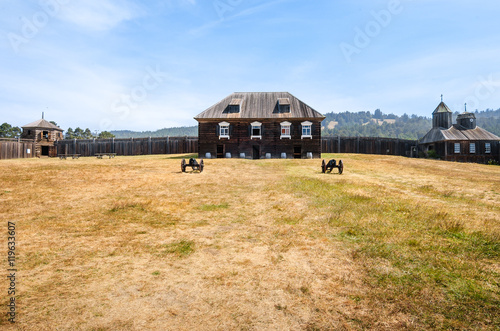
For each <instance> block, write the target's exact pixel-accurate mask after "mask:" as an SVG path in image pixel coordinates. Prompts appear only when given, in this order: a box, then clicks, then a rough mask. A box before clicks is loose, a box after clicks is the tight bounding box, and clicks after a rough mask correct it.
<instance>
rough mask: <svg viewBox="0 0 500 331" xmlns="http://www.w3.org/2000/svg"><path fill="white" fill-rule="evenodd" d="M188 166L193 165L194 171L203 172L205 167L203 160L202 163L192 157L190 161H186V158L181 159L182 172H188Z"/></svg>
mask: <svg viewBox="0 0 500 331" xmlns="http://www.w3.org/2000/svg"><path fill="white" fill-rule="evenodd" d="M187 167H191V168H192V169H193V171H199V172H203V167H204V165H203V160H201V161H200V163H198V162H197V161H196V159H193V158H190V159H189V163H186V160H185V159H182V161H181V170H182V172H186V168H187Z"/></svg>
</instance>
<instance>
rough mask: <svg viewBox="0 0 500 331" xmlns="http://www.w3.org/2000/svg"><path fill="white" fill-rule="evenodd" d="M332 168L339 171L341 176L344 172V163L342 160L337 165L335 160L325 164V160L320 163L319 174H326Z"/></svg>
mask: <svg viewBox="0 0 500 331" xmlns="http://www.w3.org/2000/svg"><path fill="white" fill-rule="evenodd" d="M333 168H337V169H339V175H342V173H343V172H344V163H343V162H342V160H340V161H339V164H337V161H335V159H331V160H330V161H328V163H325V160H323V162H322V163H321V172H323V173H326V172H330V173H331V172H332V170H333Z"/></svg>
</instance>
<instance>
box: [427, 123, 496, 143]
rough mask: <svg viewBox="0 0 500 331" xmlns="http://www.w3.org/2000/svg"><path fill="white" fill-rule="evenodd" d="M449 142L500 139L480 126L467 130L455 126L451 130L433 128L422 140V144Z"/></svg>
mask: <svg viewBox="0 0 500 331" xmlns="http://www.w3.org/2000/svg"><path fill="white" fill-rule="evenodd" d="M447 140H500V137H498V136H496V135H494V134H493V133H491V132H488V131H486V130H485V129H482V128H480V127H478V126H476V128H474V129H466V128H464V127H462V126H461V125H458V124H454V125H453V126H452V127H451V128H449V129H442V128H433V129H431V130H430V131H429V132H427V134H426V135H425V136H424V137H423V138H422V139H421V140H420V143H421V144H429V143H434V142H438V141H447Z"/></svg>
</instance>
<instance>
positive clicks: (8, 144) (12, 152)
mask: <svg viewBox="0 0 500 331" xmlns="http://www.w3.org/2000/svg"><path fill="white" fill-rule="evenodd" d="M28 149H29V150H30V153H29V154H28ZM35 150H36V145H35V143H34V142H33V141H26V140H18V139H15V140H13V139H2V140H0V160H7V159H24V158H33V157H35Z"/></svg>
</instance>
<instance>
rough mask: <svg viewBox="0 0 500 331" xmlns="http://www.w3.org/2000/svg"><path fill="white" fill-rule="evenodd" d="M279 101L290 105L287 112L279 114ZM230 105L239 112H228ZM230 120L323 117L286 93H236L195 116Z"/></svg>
mask: <svg viewBox="0 0 500 331" xmlns="http://www.w3.org/2000/svg"><path fill="white" fill-rule="evenodd" d="M286 99H288V100H286ZM279 100H281V101H282V102H281V101H280V103H281V105H283V104H285V105H287V104H289V105H290V111H289V112H288V111H287V112H280V107H279ZM286 101H288V103H287V102H286ZM232 105H239V106H240V111H239V112H237V113H236V112H230V111H229V106H232ZM232 118H244V119H259V118H307V119H316V118H317V119H320V120H323V119H324V118H325V116H323V115H322V114H320V113H319V112H317V111H316V110H314V109H313V108H311V107H310V106H308V105H307V104H305V103H304V102H302V101H301V100H299V99H297V98H296V97H294V96H293V95H292V94H290V93H288V92H236V93H233V94H231V95H229V96H227V97H226V98H224V99H222V100H221V101H219V102H218V103H216V104H215V105H213V106H211V107H210V108H208V109H206V110H205V111H204V112H202V113H200V114H198V115H197V116H195V119H196V120H204V119H232Z"/></svg>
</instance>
